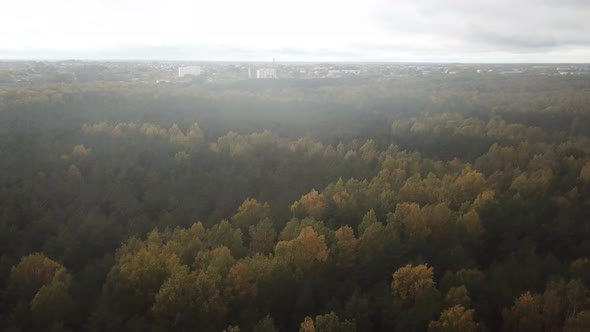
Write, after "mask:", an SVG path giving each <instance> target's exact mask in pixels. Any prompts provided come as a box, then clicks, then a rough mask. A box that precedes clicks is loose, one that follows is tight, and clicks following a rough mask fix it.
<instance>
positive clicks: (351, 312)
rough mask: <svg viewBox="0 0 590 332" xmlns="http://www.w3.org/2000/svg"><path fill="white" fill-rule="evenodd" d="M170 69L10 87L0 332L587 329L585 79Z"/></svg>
mask: <svg viewBox="0 0 590 332" xmlns="http://www.w3.org/2000/svg"><path fill="white" fill-rule="evenodd" d="M170 66H171V67H170ZM175 66H176V65H174V64H168V63H151V64H146V63H139V64H135V63H123V64H117V63H84V62H65V63H23V62H18V63H11V64H5V66H4V67H2V68H3V69H2V71H0V73H3V75H4V76H0V77H4V78H3V80H4V81H3V82H4V83H3V84H4V85H3V87H1V88H0V135H1V139H0V151H2V158H0V169H2V172H0V289H1V292H0V297H1V301H0V327H1V328H2V329H4V330H14V331H48V330H52V331H86V330H88V331H105V330H112V331H146V330H147V331H171V330H177V331H194V330H199V331H222V330H225V331H238V330H239V331H498V330H502V331H561V330H563V331H585V330H588V328H590V325H589V317H590V300H589V299H590V297H589V296H590V295H589V292H588V287H590V258H589V257H588V256H589V252H590V241H589V239H590V227H589V226H588V217H589V215H588V211H589V209H588V204H589V202H590V200H589V198H590V132H589V129H588V128H590V126H589V121H590V116H589V112H590V100H589V98H590V93H589V92H590V80H589V77H590V76H589V75H587V74H586V72H587V67H586V66H585V65H560V66H551V65H544V66H538V65H535V66H524V67H523V66H521V65H505V66H497V65H477V66H462V65H455V66H453V65H448V64H439V65H395V66H394V65H371V66H367V65H362V64H357V65H346V66H344V67H342V66H339V65H330V64H323V65H322V64H311V65H292V66H287V65H281V64H276V65H275V67H274V68H271V67H270V66H272V65H269V64H241V65H238V64H209V65H207V64H202V65H201V67H199V68H198V69H197V67H195V66H193V67H189V68H190V69H183V70H181V72H182V73H184V72H185V71H190V72H191V73H193V76H192V77H191V76H190V75H189V76H186V77H182V78H178V77H176V78H174V77H173V76H175V75H176V76H177V75H178V73H177V69H178V68H177V67H175ZM247 68H250V69H252V70H250V71H248V70H246V69H247ZM257 68H258V70H262V71H258V70H255V69H257ZM167 73H168V74H167ZM197 73H198V74H197ZM249 73H250V74H252V73H256V74H259V75H267V76H265V77H277V76H278V78H274V79H272V78H267V79H256V78H252V79H247V78H244V77H247V76H244V75H249ZM166 75H170V76H166ZM281 75H285V76H284V77H283V78H281ZM287 75H293V76H287ZM306 75H307V76H306ZM314 75H317V77H316V76H314ZM322 75H324V76H322ZM285 77H291V78H285ZM156 81H157V82H158V83H156Z"/></svg>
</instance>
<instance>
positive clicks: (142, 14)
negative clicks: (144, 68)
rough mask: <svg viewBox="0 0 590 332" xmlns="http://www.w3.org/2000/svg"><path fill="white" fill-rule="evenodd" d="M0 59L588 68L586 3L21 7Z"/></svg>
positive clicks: (170, 1)
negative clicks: (431, 63) (546, 64)
mask: <svg viewBox="0 0 590 332" xmlns="http://www.w3.org/2000/svg"><path fill="white" fill-rule="evenodd" d="M3 12H4V14H5V15H3V19H2V20H0V58H13V59H14V58H29V59H41V58H53V59H57V58H84V59H146V60H147V59H170V60H254V61H264V60H270V59H272V58H273V57H276V58H277V59H279V60H283V61H459V62H590V24H589V23H587V22H588V18H590V1H586V0H471V1H467V0H412V1H401V0H338V1H337V0H323V1H318V0H298V1H294V0H288V1H278V0H274V1H272V0H250V1H240V0H216V1H194V0H166V1H162V0H120V1H117V0H77V1H76V0H54V1H44V0H19V1H10V2H8V3H7V4H3Z"/></svg>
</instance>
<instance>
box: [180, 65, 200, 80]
mask: <svg viewBox="0 0 590 332" xmlns="http://www.w3.org/2000/svg"><path fill="white" fill-rule="evenodd" d="M186 75H192V76H199V75H201V66H182V67H178V77H185V76H186Z"/></svg>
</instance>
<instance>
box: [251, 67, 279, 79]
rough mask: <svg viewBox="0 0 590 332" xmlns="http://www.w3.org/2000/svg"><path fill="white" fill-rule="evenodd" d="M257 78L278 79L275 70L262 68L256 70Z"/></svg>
mask: <svg viewBox="0 0 590 332" xmlns="http://www.w3.org/2000/svg"><path fill="white" fill-rule="evenodd" d="M256 78H277V70H276V69H275V68H261V69H258V70H256Z"/></svg>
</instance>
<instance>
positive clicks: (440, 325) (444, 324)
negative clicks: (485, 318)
mask: <svg viewBox="0 0 590 332" xmlns="http://www.w3.org/2000/svg"><path fill="white" fill-rule="evenodd" d="M473 314H474V310H473V309H465V308H464V307H463V306H462V305H455V306H453V307H450V308H448V309H446V310H444V311H443V312H442V313H441V314H440V318H439V319H438V320H437V321H432V322H430V324H429V325H428V331H429V332H475V331H477V323H475V321H474V319H473Z"/></svg>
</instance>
